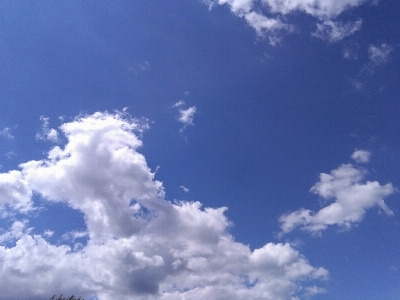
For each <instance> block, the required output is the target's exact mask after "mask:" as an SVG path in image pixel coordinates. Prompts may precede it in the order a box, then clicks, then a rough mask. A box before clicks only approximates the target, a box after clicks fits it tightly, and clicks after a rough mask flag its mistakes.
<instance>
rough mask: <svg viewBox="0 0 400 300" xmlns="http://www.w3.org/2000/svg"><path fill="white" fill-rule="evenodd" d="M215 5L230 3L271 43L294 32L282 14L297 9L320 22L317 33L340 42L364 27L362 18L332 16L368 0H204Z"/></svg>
mask: <svg viewBox="0 0 400 300" xmlns="http://www.w3.org/2000/svg"><path fill="white" fill-rule="evenodd" d="M203 1H204V2H205V3H207V4H209V5H210V7H212V6H213V5H227V6H228V7H229V8H230V10H231V12H232V13H233V14H235V15H236V16H238V17H241V18H243V19H244V20H245V21H246V22H247V23H248V24H249V25H250V26H251V27H252V28H254V29H255V31H256V32H257V34H258V35H259V36H264V37H267V38H269V41H270V44H272V45H275V44H277V43H278V42H279V40H280V38H279V36H280V32H293V31H294V26H292V25H290V24H287V23H285V22H283V21H282V18H281V17H282V16H284V15H287V14H291V13H294V12H303V13H306V14H309V15H311V16H313V17H315V18H317V19H319V20H320V21H321V23H320V24H317V30H316V31H315V32H314V33H313V35H314V36H316V37H319V38H322V39H326V40H328V41H330V42H336V41H339V40H341V39H343V38H345V37H347V36H349V35H351V34H353V33H354V32H356V31H358V30H359V29H360V28H361V20H358V21H355V22H348V23H342V22H334V21H332V19H334V18H335V17H337V16H338V15H340V14H341V13H342V12H344V11H345V10H347V9H350V8H352V7H357V6H359V5H361V4H363V3H365V2H368V0H340V1H338V0H318V1H317V0H261V1H255V0H203Z"/></svg>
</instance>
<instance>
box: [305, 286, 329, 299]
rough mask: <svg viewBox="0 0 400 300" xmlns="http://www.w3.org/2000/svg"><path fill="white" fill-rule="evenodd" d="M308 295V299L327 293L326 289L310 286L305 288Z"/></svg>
mask: <svg viewBox="0 0 400 300" xmlns="http://www.w3.org/2000/svg"><path fill="white" fill-rule="evenodd" d="M305 290H306V293H305V296H306V298H307V299H309V298H311V297H312V296H314V295H318V294H325V293H326V289H324V288H321V287H318V286H315V285H314V286H308V287H306V288H305Z"/></svg>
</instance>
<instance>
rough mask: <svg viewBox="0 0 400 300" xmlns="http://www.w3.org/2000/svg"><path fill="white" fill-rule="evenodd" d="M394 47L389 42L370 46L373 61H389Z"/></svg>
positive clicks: (369, 51) (374, 62)
mask: <svg viewBox="0 0 400 300" xmlns="http://www.w3.org/2000/svg"><path fill="white" fill-rule="evenodd" d="M392 51H393V47H392V46H390V45H388V44H385V43H383V44H381V45H380V46H374V45H370V46H369V48H368V55H369V59H370V60H371V62H372V63H373V64H375V65H381V64H384V63H386V62H387V60H388V57H389V54H390V52H392Z"/></svg>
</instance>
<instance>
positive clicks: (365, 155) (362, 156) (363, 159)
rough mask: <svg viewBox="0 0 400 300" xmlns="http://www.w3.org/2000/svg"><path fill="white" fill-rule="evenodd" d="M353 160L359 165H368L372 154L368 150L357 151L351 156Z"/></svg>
mask: <svg viewBox="0 0 400 300" xmlns="http://www.w3.org/2000/svg"><path fill="white" fill-rule="evenodd" d="M351 158H352V159H354V160H355V161H356V162H358V163H367V162H369V159H370V158H371V153H370V152H369V151H367V150H356V151H354V153H353V154H352V155H351Z"/></svg>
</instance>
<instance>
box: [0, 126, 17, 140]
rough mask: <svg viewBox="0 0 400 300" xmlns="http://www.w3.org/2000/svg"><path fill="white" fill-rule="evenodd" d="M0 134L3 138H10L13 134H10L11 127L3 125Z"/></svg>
mask: <svg viewBox="0 0 400 300" xmlns="http://www.w3.org/2000/svg"><path fill="white" fill-rule="evenodd" d="M0 136H3V137H5V138H8V139H10V140H12V139H13V138H14V136H13V135H12V134H11V128H10V127H5V128H3V129H2V130H1V131H0Z"/></svg>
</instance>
